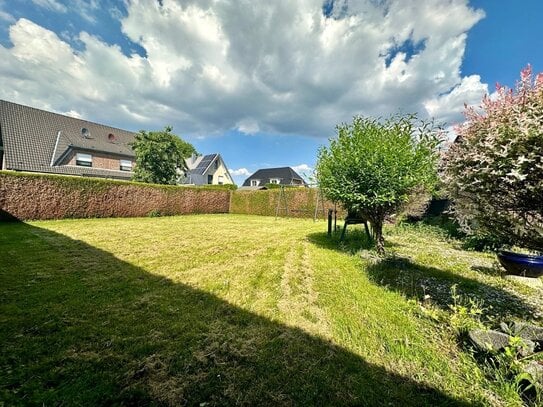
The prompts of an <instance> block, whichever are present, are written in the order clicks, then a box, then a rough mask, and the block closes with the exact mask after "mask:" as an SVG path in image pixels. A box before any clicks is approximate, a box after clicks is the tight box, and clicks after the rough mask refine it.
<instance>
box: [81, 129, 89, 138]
mask: <svg viewBox="0 0 543 407" xmlns="http://www.w3.org/2000/svg"><path fill="white" fill-rule="evenodd" d="M81 135H82V136H83V137H84V138H90V131H89V129H87V128H86V127H83V128H82V129H81Z"/></svg>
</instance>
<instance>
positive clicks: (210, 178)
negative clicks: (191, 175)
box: [207, 175, 213, 184]
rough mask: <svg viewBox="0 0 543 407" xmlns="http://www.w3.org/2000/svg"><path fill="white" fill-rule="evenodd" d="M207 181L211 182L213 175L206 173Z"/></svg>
mask: <svg viewBox="0 0 543 407" xmlns="http://www.w3.org/2000/svg"><path fill="white" fill-rule="evenodd" d="M207 183H208V184H213V175H208V176H207Z"/></svg>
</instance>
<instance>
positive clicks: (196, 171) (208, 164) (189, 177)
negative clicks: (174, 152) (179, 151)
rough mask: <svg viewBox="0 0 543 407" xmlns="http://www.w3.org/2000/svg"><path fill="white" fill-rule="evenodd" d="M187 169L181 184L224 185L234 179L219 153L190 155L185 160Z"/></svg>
mask: <svg viewBox="0 0 543 407" xmlns="http://www.w3.org/2000/svg"><path fill="white" fill-rule="evenodd" d="M185 162H186V163H187V167H188V171H187V173H186V174H185V177H184V179H182V181H181V183H182V184H193V185H224V184H233V183H234V180H233V179H232V176H231V175H230V172H229V171H228V167H227V166H226V164H225V162H224V160H223V159H222V157H221V155H220V154H208V155H203V156H202V155H192V157H190V158H187V159H186V160H185Z"/></svg>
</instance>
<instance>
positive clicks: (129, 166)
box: [119, 160, 132, 171]
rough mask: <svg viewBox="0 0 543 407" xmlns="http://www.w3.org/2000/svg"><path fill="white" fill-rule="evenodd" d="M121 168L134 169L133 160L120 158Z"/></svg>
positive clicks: (122, 169)
mask: <svg viewBox="0 0 543 407" xmlns="http://www.w3.org/2000/svg"><path fill="white" fill-rule="evenodd" d="M119 168H120V170H121V171H132V161H131V160H119Z"/></svg>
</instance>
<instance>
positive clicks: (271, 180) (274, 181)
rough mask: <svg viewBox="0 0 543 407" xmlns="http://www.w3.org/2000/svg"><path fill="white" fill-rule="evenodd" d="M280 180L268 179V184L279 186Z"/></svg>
mask: <svg viewBox="0 0 543 407" xmlns="http://www.w3.org/2000/svg"><path fill="white" fill-rule="evenodd" d="M279 183H281V180H280V179H279V178H270V184H279Z"/></svg>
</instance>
